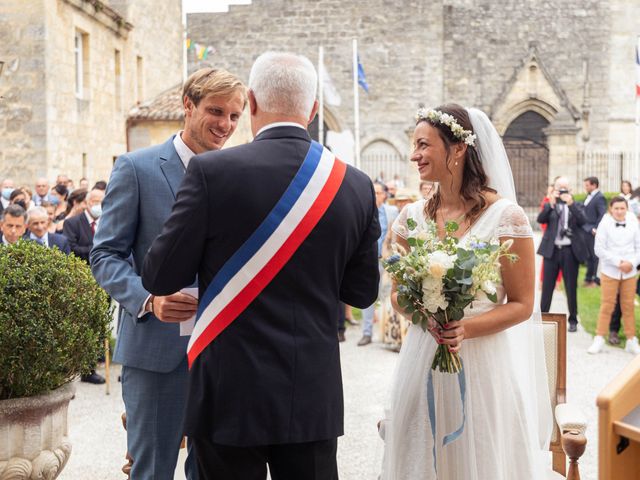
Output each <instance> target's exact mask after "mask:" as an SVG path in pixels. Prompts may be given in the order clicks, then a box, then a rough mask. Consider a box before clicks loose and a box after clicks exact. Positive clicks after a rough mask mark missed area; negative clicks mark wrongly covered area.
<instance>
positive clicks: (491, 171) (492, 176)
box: [467, 108, 516, 202]
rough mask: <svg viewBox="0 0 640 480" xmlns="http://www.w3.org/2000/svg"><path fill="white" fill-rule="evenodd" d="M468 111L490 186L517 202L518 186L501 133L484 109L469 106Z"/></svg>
mask: <svg viewBox="0 0 640 480" xmlns="http://www.w3.org/2000/svg"><path fill="white" fill-rule="evenodd" d="M467 112H468V113H469V119H470V120H471V125H472V126H473V131H474V133H475V134H476V141H475V144H476V150H477V151H478V156H479V157H480V162H481V163H482V167H483V168H484V171H485V173H486V174H487V177H488V178H489V186H490V187H491V188H493V189H494V190H495V191H497V192H498V195H500V196H501V197H505V198H508V199H509V200H511V201H513V202H516V187H515V184H514V183H513V175H512V173H511V165H510V164H509V159H508V158H507V152H506V150H505V149H504V145H503V144H502V138H500V134H499V133H498V131H497V130H496V127H494V126H493V123H491V120H489V117H487V114H486V113H484V112H483V111H482V110H478V109H477V108H467Z"/></svg>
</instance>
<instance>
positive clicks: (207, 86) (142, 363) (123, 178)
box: [90, 68, 247, 480]
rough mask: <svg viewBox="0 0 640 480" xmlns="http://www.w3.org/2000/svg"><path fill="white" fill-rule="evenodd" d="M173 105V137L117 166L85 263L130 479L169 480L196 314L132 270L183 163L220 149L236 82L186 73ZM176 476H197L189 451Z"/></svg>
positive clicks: (241, 91)
mask: <svg viewBox="0 0 640 480" xmlns="http://www.w3.org/2000/svg"><path fill="white" fill-rule="evenodd" d="M182 98H183V105H184V112H185V125H184V130H183V131H182V132H180V133H178V134H177V135H174V136H172V137H171V138H169V139H168V140H167V141H166V142H165V143H164V144H162V145H157V146H153V147H149V148H145V149H142V150H137V151H135V152H130V153H126V154H124V155H122V156H120V157H119V158H118V160H117V161H116V164H115V166H114V169H113V172H112V174H111V179H110V180H109V186H108V188H107V192H106V196H105V199H104V201H103V203H102V206H103V213H102V217H101V219H100V228H98V230H97V231H96V234H95V237H94V246H93V249H92V251H91V256H90V259H91V269H92V272H93V275H94V276H95V278H96V280H97V281H98V283H99V284H100V285H101V286H102V287H103V288H104V289H105V290H106V291H107V292H108V293H109V295H111V296H112V297H113V298H114V299H115V300H116V301H117V302H118V303H119V304H120V315H119V323H118V339H117V343H116V348H115V352H114V361H116V362H119V363H121V364H122V377H121V378H122V396H123V400H124V404H125V411H126V414H127V449H128V452H129V455H130V456H131V458H132V459H133V466H132V469H131V478H133V479H135V480H147V479H149V480H151V479H153V480H163V479H167V480H170V479H173V473H174V470H175V467H176V462H177V457H178V450H179V447H180V443H181V440H182V436H183V434H182V422H183V417H184V407H185V400H186V393H187V357H186V350H187V343H188V340H189V337H188V336H181V335H180V325H179V323H180V322H182V321H185V320H188V319H189V318H191V317H192V316H193V315H194V314H195V312H196V308H197V300H196V299H195V298H193V297H192V296H190V295H187V294H185V293H181V292H175V293H173V294H171V295H168V296H154V295H151V294H150V293H149V292H148V291H147V290H145V288H144V287H143V286H142V281H141V279H140V275H139V269H140V268H141V267H142V263H143V260H144V256H145V254H146V253H147V250H148V249H149V247H150V246H151V243H152V242H153V240H154V238H155V237H156V236H157V235H159V234H160V231H161V230H162V225H163V224H164V221H165V220H166V219H167V217H168V216H169V214H170V213H171V207H172V206H173V203H174V202H175V199H176V193H177V192H178V188H179V187H180V183H181V181H182V177H183V176H184V173H185V170H186V167H187V165H188V162H189V160H190V159H191V157H192V156H194V155H196V154H200V153H203V152H206V151H209V150H218V149H220V148H222V146H223V145H224V143H225V142H226V141H227V139H228V138H229V137H230V136H231V134H233V132H234V131H235V129H236V126H237V122H238V120H239V118H240V115H241V114H242V111H243V110H244V107H245V104H246V101H247V97H246V89H245V87H244V85H243V84H242V83H241V82H240V80H238V79H237V78H236V77H235V76H233V75H231V74H230V73H228V72H226V71H224V70H215V69H212V68H205V69H201V70H198V71H197V72H195V73H194V74H192V75H191V76H190V77H189V78H188V79H187V81H186V83H185V85H184V87H183V95H182ZM194 281H195V279H194ZM185 471H186V474H187V478H188V479H190V480H191V479H194V478H196V476H197V474H196V464H195V459H194V458H193V455H191V450H190V453H189V457H188V458H187V464H186V466H185Z"/></svg>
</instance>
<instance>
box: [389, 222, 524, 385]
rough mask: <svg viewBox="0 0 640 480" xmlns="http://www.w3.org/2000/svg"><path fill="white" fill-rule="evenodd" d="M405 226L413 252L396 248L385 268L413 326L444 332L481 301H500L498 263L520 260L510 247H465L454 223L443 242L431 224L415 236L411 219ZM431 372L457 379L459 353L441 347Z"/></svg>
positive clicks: (447, 227) (507, 244)
mask: <svg viewBox="0 0 640 480" xmlns="http://www.w3.org/2000/svg"><path fill="white" fill-rule="evenodd" d="M407 226H408V227H409V231H410V232H411V235H410V236H409V238H408V239H407V242H408V243H409V246H410V247H411V251H410V252H406V251H405V250H404V249H403V248H402V247H401V246H399V245H395V246H394V252H395V254H394V255H392V256H391V257H389V258H387V259H386V260H385V261H384V267H385V269H386V270H387V271H388V272H389V274H390V275H391V277H392V278H393V279H394V280H395V282H396V284H397V289H398V304H399V305H400V307H402V308H403V309H404V310H405V311H406V312H408V313H410V314H411V321H412V322H413V323H414V324H416V325H420V326H421V327H422V329H423V330H427V328H428V327H429V323H430V321H435V322H437V323H438V324H439V325H440V327H442V328H444V325H446V324H447V323H449V322H451V321H455V320H460V319H461V318H462V317H463V316H464V309H465V308H466V307H467V306H468V305H469V304H471V303H472V302H473V301H474V300H476V299H478V298H480V296H481V295H485V296H486V297H487V298H489V299H490V300H491V301H492V302H494V303H495V302H497V301H498V297H497V294H496V284H497V283H499V282H500V262H499V260H500V259H501V258H503V257H506V258H508V259H509V260H511V261H515V260H516V259H517V255H515V254H511V253H509V252H508V251H509V248H510V247H511V244H512V243H513V242H512V241H507V242H505V243H503V244H502V245H500V244H499V243H498V242H480V241H477V240H471V241H469V242H468V243H467V244H465V246H461V245H460V244H459V243H458V239H457V238H456V237H454V236H453V233H454V232H456V231H457V230H458V228H459V226H458V224H457V223H456V222H447V223H446V225H445V231H446V234H445V237H444V238H443V239H442V240H441V239H439V238H438V235H437V231H436V224H435V223H434V222H433V221H430V222H427V227H426V228H425V229H424V230H420V231H417V229H416V227H417V225H416V222H415V221H413V220H412V219H411V218H409V219H408V220H407ZM431 368H432V369H433V370H436V369H439V370H440V371H441V372H447V373H458V372H460V370H461V369H462V362H461V360H460V357H459V356H458V354H457V353H452V352H450V351H449V348H448V346H447V345H442V344H441V345H438V349H437V350H436V354H435V357H434V359H433V363H432V365H431Z"/></svg>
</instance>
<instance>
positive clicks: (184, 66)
mask: <svg viewBox="0 0 640 480" xmlns="http://www.w3.org/2000/svg"><path fill="white" fill-rule="evenodd" d="M187 75H188V67H187V8H186V5H185V4H184V2H182V83H185V82H186V81H187Z"/></svg>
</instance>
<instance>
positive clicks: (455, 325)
mask: <svg viewBox="0 0 640 480" xmlns="http://www.w3.org/2000/svg"><path fill="white" fill-rule="evenodd" d="M462 340H464V325H463V324H462V322H461V321H459V320H458V321H454V322H449V323H447V324H446V325H445V326H444V329H442V333H441V334H440V341H439V342H438V343H440V344H443V345H448V346H449V351H450V352H452V353H457V352H458V350H460V346H461V345H462Z"/></svg>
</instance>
